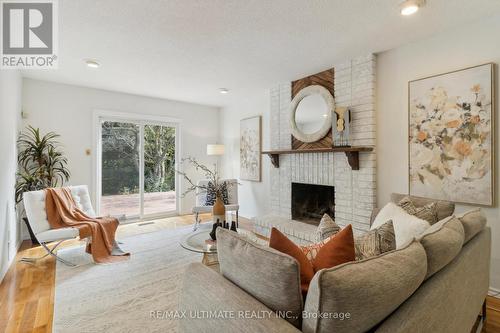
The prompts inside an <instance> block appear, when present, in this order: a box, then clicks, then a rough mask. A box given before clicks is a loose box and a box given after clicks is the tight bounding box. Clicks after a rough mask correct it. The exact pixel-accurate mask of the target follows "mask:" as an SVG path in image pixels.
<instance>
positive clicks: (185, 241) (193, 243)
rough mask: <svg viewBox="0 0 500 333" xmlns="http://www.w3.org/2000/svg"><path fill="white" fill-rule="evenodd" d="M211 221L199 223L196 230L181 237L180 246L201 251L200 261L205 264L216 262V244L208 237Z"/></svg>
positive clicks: (209, 264)
mask: <svg viewBox="0 0 500 333" xmlns="http://www.w3.org/2000/svg"><path fill="white" fill-rule="evenodd" d="M211 231H212V223H203V224H200V226H199V227H198V230H196V231H194V232H192V233H190V234H188V235H186V236H185V237H183V238H182V239H181V246H182V247H183V248H185V249H186V250H189V251H193V252H198V253H203V260H202V261H201V262H202V263H203V264H204V265H206V266H211V265H215V264H218V263H219V261H218V258H217V244H216V242H214V241H213V240H212V238H210V235H209V234H210V232H211Z"/></svg>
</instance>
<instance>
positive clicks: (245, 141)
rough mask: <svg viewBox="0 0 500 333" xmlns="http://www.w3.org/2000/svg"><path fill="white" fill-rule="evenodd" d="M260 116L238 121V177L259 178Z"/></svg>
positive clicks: (246, 178) (252, 179) (244, 178)
mask: <svg viewBox="0 0 500 333" xmlns="http://www.w3.org/2000/svg"><path fill="white" fill-rule="evenodd" d="M261 124H262V120H261V116H256V117H251V118H246V119H243V120H241V122H240V179H242V180H250V181H255V182H260V180H261V150H262V149H261V127H262V125H261Z"/></svg>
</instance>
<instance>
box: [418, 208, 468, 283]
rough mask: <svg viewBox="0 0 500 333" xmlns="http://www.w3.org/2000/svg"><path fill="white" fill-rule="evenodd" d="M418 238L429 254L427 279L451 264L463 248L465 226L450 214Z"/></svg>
mask: <svg viewBox="0 0 500 333" xmlns="http://www.w3.org/2000/svg"><path fill="white" fill-rule="evenodd" d="M418 240H419V241H420V243H422V245H423V246H424V248H425V252H426V254H427V275H426V277H425V278H426V279H428V278H429V277H431V276H432V275H433V274H434V273H436V272H438V271H439V270H441V269H442V268H443V267H444V266H446V265H447V264H449V263H450V262H451V261H452V260H453V259H454V258H455V257H456V256H457V255H458V254H459V253H460V250H461V249H462V245H463V243H464V228H463V226H462V223H461V222H460V220H459V219H457V218H456V217H455V216H449V217H447V218H445V219H444V220H441V221H439V222H438V223H436V224H434V225H433V226H431V227H430V228H429V229H427V230H426V231H425V232H424V233H423V234H422V235H421V236H420V237H419V238H418Z"/></svg>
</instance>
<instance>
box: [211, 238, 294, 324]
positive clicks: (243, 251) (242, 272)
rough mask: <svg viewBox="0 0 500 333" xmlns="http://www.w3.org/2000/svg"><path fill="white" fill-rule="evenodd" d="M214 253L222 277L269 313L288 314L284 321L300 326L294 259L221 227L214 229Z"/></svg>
mask: <svg viewBox="0 0 500 333" xmlns="http://www.w3.org/2000/svg"><path fill="white" fill-rule="evenodd" d="M217 253H218V257H219V269H220V272H221V274H222V275H223V276H224V277H226V278H227V279H228V280H230V281H231V282H233V283H234V284H236V285H237V286H239V287H240V288H241V289H243V290H245V291H246V292H247V293H248V294H250V295H252V296H253V297H255V298H256V299H257V300H259V301H260V302H262V303H263V304H264V305H266V306H267V307H268V308H270V309H271V310H273V311H284V312H283V313H285V312H286V311H289V314H291V315H290V316H287V320H288V321H289V322H290V323H292V324H293V325H295V326H299V325H300V318H301V311H302V293H301V289H300V268H299V263H298V262H297V260H295V259H294V258H292V257H291V256H289V255H287V254H284V253H281V252H279V251H276V250H274V249H272V248H270V247H265V246H260V245H257V244H255V243H253V242H250V241H248V240H246V239H245V237H242V236H240V235H238V234H237V233H235V232H233V231H230V230H226V229H223V228H217ZM263 263H266V264H263ZM212 282H213V283H217V281H212Z"/></svg>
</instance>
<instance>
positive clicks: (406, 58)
mask: <svg viewBox="0 0 500 333" xmlns="http://www.w3.org/2000/svg"><path fill="white" fill-rule="evenodd" d="M498 31H500V16H497V17H493V18H489V19H485V20H482V21H481V22H478V23H476V24H472V25H467V26H462V27H460V28H457V29H456V30H450V31H447V32H445V33H442V34H439V35H435V36H433V37H432V38H429V39H427V40H422V41H419V42H416V43H412V44H409V45H406V46H403V47H400V48H397V49H393V50H390V51H387V52H383V53H380V54H379V55H378V70H377V80H378V84H377V100H378V105H377V115H378V119H377V125H378V126H377V133H378V142H377V153H378V156H377V161H378V165H377V170H378V181H377V183H378V189H377V195H378V205H379V206H382V205H383V204H385V203H386V202H387V201H389V195H390V193H391V192H400V193H408V156H407V155H408V131H407V124H408V106H407V105H408V90H407V89H408V81H410V80H414V79H417V78H422V77H426V76H429V75H433V74H439V73H444V72H448V71H451V70H456V69H460V68H464V67H469V66H474V65H479V64H483V63H486V62H495V63H497V64H500V43H498ZM495 77H496V81H497V82H498V72H497V73H496V75H495ZM496 96H497V104H496V111H495V117H496V118H497V124H498V118H499V117H498V111H499V109H498V98H500V85H498V84H497V87H496ZM497 128H498V127H497ZM495 144H496V152H495V155H496V169H497V170H499V163H498V156H500V142H499V141H498V135H497V137H496V142H495ZM498 180H499V178H498V177H497V181H496V184H495V186H496V189H497V193H499V191H498V190H499V189H500V182H499V181H498ZM498 202H499V198H498V195H497V196H496V202H495V207H494V208H485V209H484V211H485V212H486V214H487V216H488V224H489V225H490V227H491V230H492V242H493V246H492V261H491V264H492V270H491V286H492V287H494V288H497V289H500V208H499V207H498ZM470 208H471V207H470V206H458V207H457V211H459V212H460V211H464V210H468V209H470Z"/></svg>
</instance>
